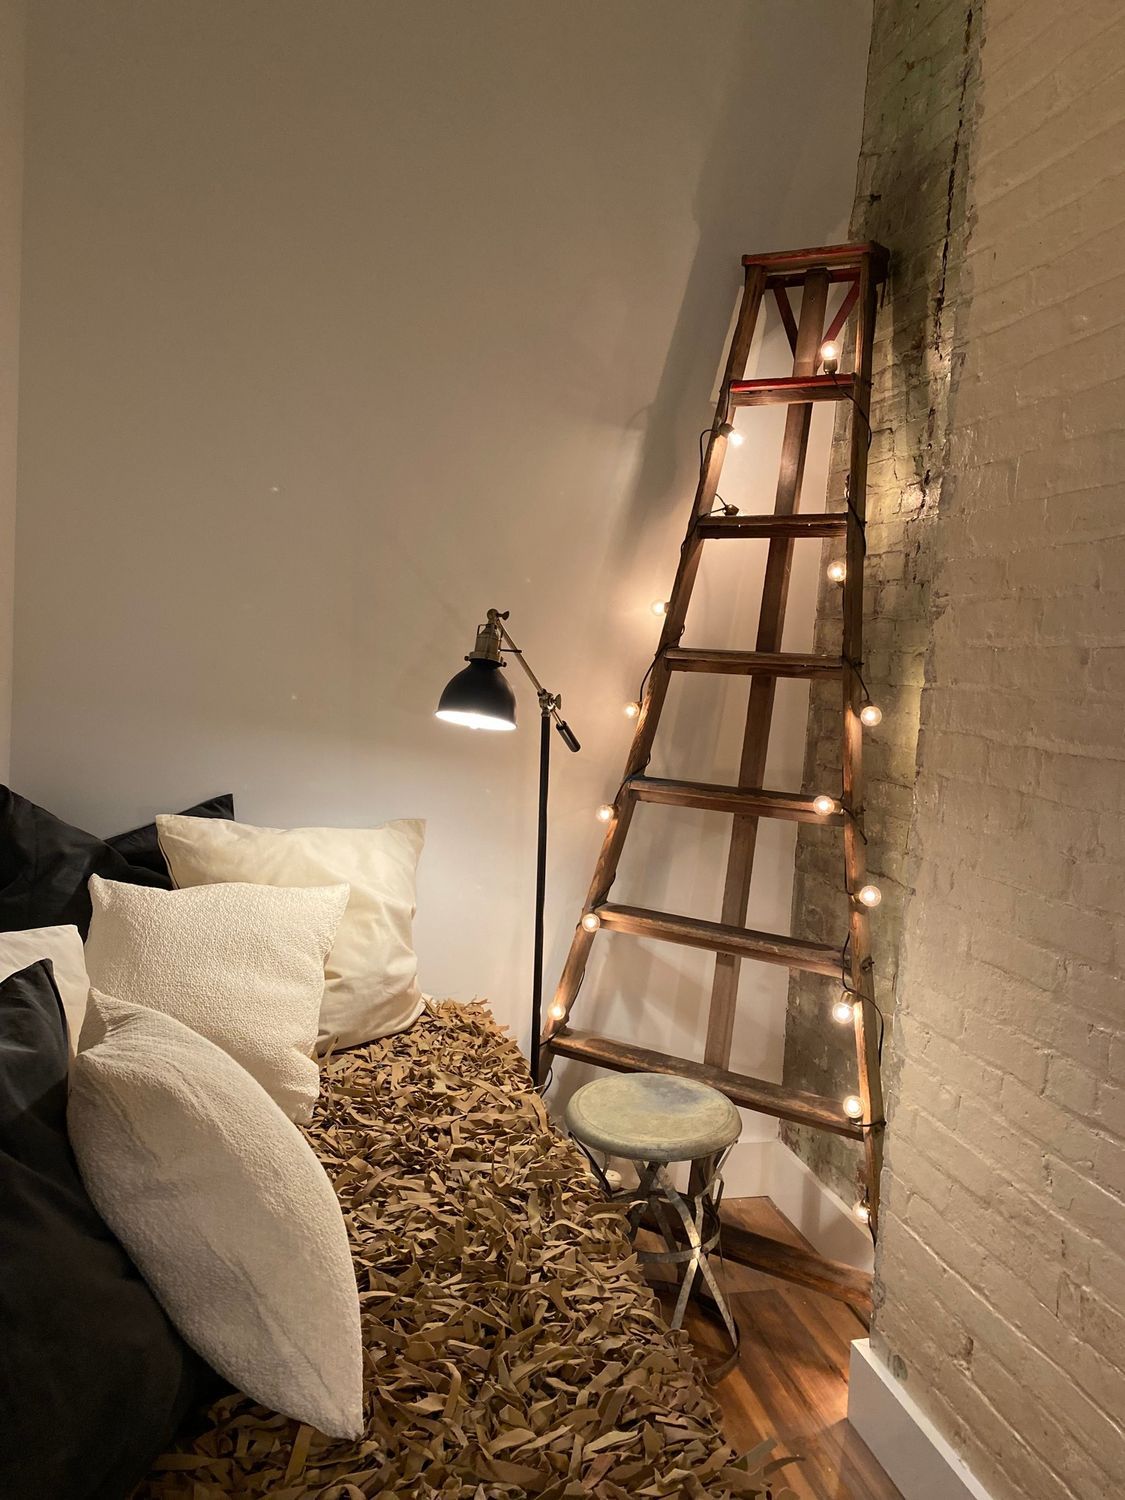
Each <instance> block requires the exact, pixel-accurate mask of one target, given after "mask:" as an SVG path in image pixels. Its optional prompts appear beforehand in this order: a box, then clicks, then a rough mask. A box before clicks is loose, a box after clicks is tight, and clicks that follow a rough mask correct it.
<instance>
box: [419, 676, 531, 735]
mask: <svg viewBox="0 0 1125 1500" xmlns="http://www.w3.org/2000/svg"><path fill="white" fill-rule="evenodd" d="M437 717H438V718H439V719H446V720H447V721H448V722H449V723H451V724H464V725H465V726H466V727H467V728H469V729H514V728H515V727H516V695H515V693H513V692H512V690H511V688H510V687H509V686H508V680H507V678H506V677H505V676H504V674H503V672H502V671H501V670H500V663H499V662H498V661H470V663H469V665H468V666H467V667H465V668H464V670H463V671H460V672H458V673H457V676H456V677H451V678H450V679H449V681H448V682H447V683H446V685H445V691H444V692H443V693H442V695H441V698H440V699H439V701H438V706H437Z"/></svg>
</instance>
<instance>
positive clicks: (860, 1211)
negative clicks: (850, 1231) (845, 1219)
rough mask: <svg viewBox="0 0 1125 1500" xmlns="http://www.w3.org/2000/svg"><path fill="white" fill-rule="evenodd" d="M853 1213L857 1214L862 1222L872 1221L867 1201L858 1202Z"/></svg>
mask: <svg viewBox="0 0 1125 1500" xmlns="http://www.w3.org/2000/svg"><path fill="white" fill-rule="evenodd" d="M852 1213H853V1214H855V1216H856V1218H857V1219H858V1220H859V1222H860V1223H861V1224H870V1223H871V1210H870V1208H868V1206H867V1204H866V1203H857V1204H856V1206H855V1207H854V1208H853V1209H852Z"/></svg>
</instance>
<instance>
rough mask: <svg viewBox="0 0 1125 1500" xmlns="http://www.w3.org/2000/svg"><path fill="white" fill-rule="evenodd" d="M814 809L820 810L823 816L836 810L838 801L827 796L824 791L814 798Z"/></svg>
mask: <svg viewBox="0 0 1125 1500" xmlns="http://www.w3.org/2000/svg"><path fill="white" fill-rule="evenodd" d="M813 810H814V811H815V812H818V813H819V814H820V816H821V817H822V818H826V817H827V816H828V814H829V813H834V812H835V811H836V802H835V799H834V798H832V797H826V796H825V795H824V793H823V792H822V793H821V794H820V796H819V797H814V798H813Z"/></svg>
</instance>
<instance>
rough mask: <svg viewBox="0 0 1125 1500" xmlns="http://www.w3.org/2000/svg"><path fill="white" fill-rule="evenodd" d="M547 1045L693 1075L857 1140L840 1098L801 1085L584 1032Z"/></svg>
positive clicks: (735, 1096) (628, 1065)
mask: <svg viewBox="0 0 1125 1500" xmlns="http://www.w3.org/2000/svg"><path fill="white" fill-rule="evenodd" d="M551 1050H552V1051H553V1052H557V1053H559V1054H560V1055H561V1056H562V1057H573V1058H576V1059H579V1060H581V1061H582V1062H588V1063H596V1064H598V1065H600V1066H601V1067H603V1068H611V1069H612V1070H613V1071H614V1072H616V1073H669V1074H672V1075H673V1076H674V1077H677V1078H694V1079H697V1080H698V1081H699V1082H700V1083H709V1084H710V1085H711V1087H712V1088H716V1089H718V1090H719V1092H720V1093H722V1094H725V1095H726V1096H727V1098H728V1099H729V1100H730V1101H731V1102H732V1103H733V1104H739V1105H741V1106H742V1108H743V1109H753V1110H757V1111H758V1113H759V1114H763V1115H773V1116H774V1117H775V1118H776V1119H779V1120H792V1121H794V1123H796V1124H798V1125H809V1126H811V1127H812V1128H813V1129H814V1130H831V1131H833V1132H834V1133H835V1134H836V1135H846V1136H850V1137H851V1138H852V1139H853V1140H859V1139H860V1138H861V1137H862V1135H863V1130H862V1127H861V1126H859V1125H857V1124H856V1122H855V1121H854V1120H850V1119H849V1118H848V1116H847V1115H846V1114H845V1113H844V1110H843V1107H842V1105H841V1103H840V1101H839V1100H838V1099H833V1098H830V1097H828V1096H827V1095H823V1094H807V1093H805V1092H804V1091H803V1090H802V1089H787V1088H784V1087H783V1086H782V1085H781V1084H779V1083H770V1082H769V1080H768V1079H765V1078H750V1077H748V1076H747V1075H746V1074H745V1073H731V1072H729V1071H728V1070H727V1069H725V1068H711V1067H708V1066H707V1064H706V1063H698V1062H690V1061H688V1060H687V1059H686V1058H680V1057H670V1056H669V1055H668V1054H667V1053H665V1052H650V1051H649V1049H648V1048H647V1047H634V1046H632V1045H631V1044H630V1043H626V1042H615V1041H611V1040H610V1038H609V1037H604V1036H594V1035H592V1034H591V1033H589V1032H584V1031H560V1032H556V1033H555V1035H554V1036H553V1037H552V1038H551Z"/></svg>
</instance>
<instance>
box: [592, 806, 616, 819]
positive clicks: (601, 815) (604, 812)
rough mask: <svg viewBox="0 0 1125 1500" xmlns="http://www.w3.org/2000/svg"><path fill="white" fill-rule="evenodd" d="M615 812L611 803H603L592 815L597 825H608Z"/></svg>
mask: <svg viewBox="0 0 1125 1500" xmlns="http://www.w3.org/2000/svg"><path fill="white" fill-rule="evenodd" d="M615 811H616V808H615V807H614V805H613V803H612V802H603V803H602V805H601V806H600V807H599V808H598V810H597V812H596V813H595V814H594V817H595V818H597V820H598V822H599V823H608V822H610V821H611V820H612V818H613V814H614V812H615Z"/></svg>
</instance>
